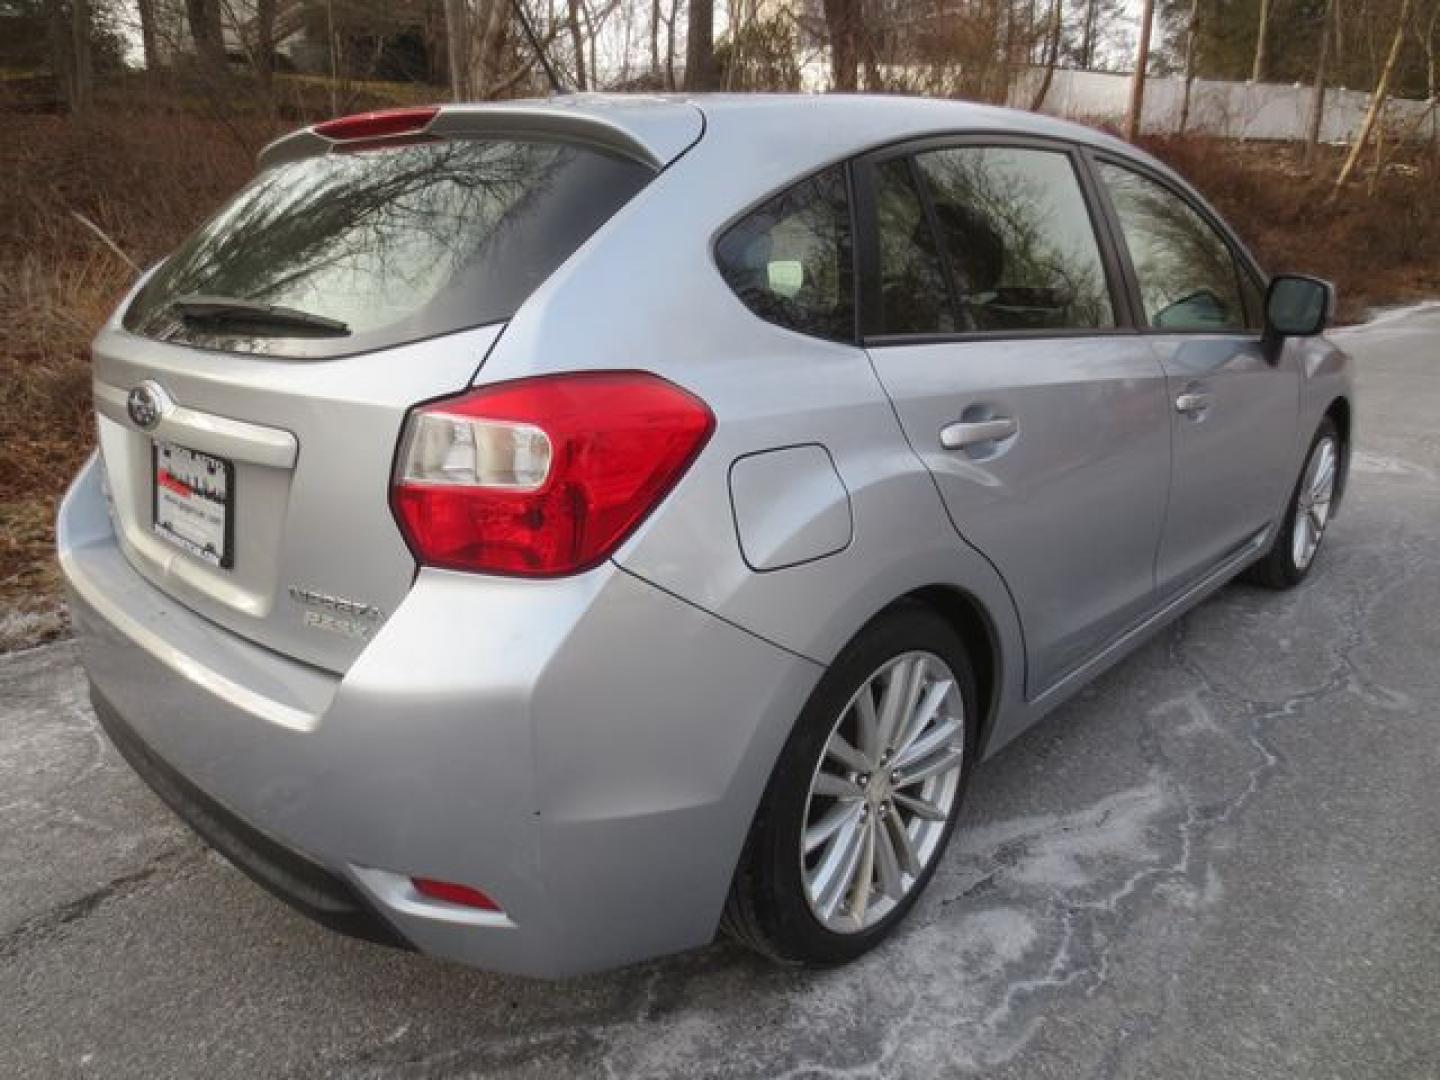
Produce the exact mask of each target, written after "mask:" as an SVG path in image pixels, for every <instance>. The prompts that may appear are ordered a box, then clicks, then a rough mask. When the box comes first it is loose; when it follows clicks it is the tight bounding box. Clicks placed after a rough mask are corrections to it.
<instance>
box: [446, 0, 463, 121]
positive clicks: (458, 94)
mask: <svg viewBox="0 0 1440 1080" xmlns="http://www.w3.org/2000/svg"><path fill="white" fill-rule="evenodd" d="M466 29H467V27H466V19H465V13H464V11H463V9H462V8H461V0H445V60H446V63H447V64H448V65H449V67H450V100H451V101H464V100H465V98H466V96H467V95H466V93H465V91H466V85H465V74H466V68H467V64H466V62H465V53H466V49H465V40H466V38H465V33H466Z"/></svg>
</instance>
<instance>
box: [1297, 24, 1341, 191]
mask: <svg viewBox="0 0 1440 1080" xmlns="http://www.w3.org/2000/svg"><path fill="white" fill-rule="evenodd" d="M1334 9H1335V0H1326V2H1325V14H1324V16H1323V18H1322V20H1321V21H1322V23H1323V25H1322V26H1321V27H1320V55H1318V56H1317V57H1316V58H1315V84H1314V85H1315V88H1314V90H1312V91H1311V92H1310V119H1309V123H1308V125H1307V127H1306V131H1305V156H1304V159H1303V160H1304V162H1305V164H1306V165H1307V166H1309V165H1312V164H1314V162H1315V154H1316V151H1318V150H1319V148H1320V126H1321V124H1323V123H1324V121H1325V68H1326V65H1327V64H1328V63H1329V61H1330V28H1331V26H1332V25H1333V23H1334V18H1333V14H1334Z"/></svg>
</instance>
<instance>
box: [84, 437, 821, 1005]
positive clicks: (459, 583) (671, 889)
mask: <svg viewBox="0 0 1440 1080" xmlns="http://www.w3.org/2000/svg"><path fill="white" fill-rule="evenodd" d="M58 536H59V547H60V557H61V565H62V567H63V569H64V573H65V577H66V581H67V586H68V589H69V593H70V602H71V610H72V615H73V618H74V622H75V626H76V631H77V634H78V636H79V639H80V643H81V649H82V655H83V658H84V662H85V666H86V669H87V672H88V674H89V676H90V679H91V683H92V686H93V688H94V693H95V696H96V699H97V712H99V713H100V715H101V718H102V722H104V723H105V725H106V728H107V730H110V731H111V732H112V737H113V738H114V739H115V741H116V743H117V746H119V747H120V749H121V750H122V752H123V753H125V755H126V756H127V758H129V759H130V760H131V761H132V763H134V764H135V766H136V768H137V771H139V772H140V773H141V774H142V775H144V776H145V777H146V779H147V780H148V781H149V782H150V783H151V784H152V786H154V787H155V788H156V790H157V791H158V792H159V793H160V794H161V795H162V797H164V798H165V800H166V801H167V802H169V803H170V804H171V805H172V806H173V807H175V808H176V810H177V811H178V812H179V813H180V815H181V816H182V817H183V818H185V819H186V820H187V821H189V822H190V823H191V825H192V826H193V827H194V828H195V829H196V831H197V832H199V833H201V835H203V836H205V837H206V838H207V839H208V840H209V841H210V842H211V843H212V844H213V845H214V846H215V847H217V848H218V849H219V850H221V851H222V852H223V853H224V854H226V855H227V856H229V857H230V858H231V860H232V861H234V862H236V863H237V865H239V866H240V867H241V868H242V869H244V870H245V871H246V872H247V873H249V874H250V875H251V876H252V877H254V878H256V880H258V881H260V882H261V883H262V884H264V885H265V886H266V887H267V888H270V889H271V890H272V891H274V892H276V893H277V894H279V895H281V896H283V897H284V898H285V899H287V900H288V901H290V902H291V903H293V904H295V905H296V906H297V907H300V908H301V909H302V910H304V911H306V912H307V913H308V914H310V915H312V916H314V917H316V918H318V919H320V921H322V922H326V923H328V924H330V925H332V926H336V928H338V929H342V930H346V931H348V932H351V933H358V934H360V935H361V936H366V937H370V938H372V939H375V938H378V939H381V940H391V941H401V942H404V943H408V944H410V945H412V946H413V947H415V948H417V949H419V950H421V951H423V952H427V953H431V954H434V955H437V956H443V957H446V958H449V959H453V960H457V961H460V962H463V963H467V964H473V965H476V966H479V967H485V968H489V969H491V970H500V971H507V972H514V973H520V974H527V975H539V976H552V977H553V976H563V975H571V974H577V973H581V972H585V971H591V970H596V969H600V968H605V967H611V966H615V965H619V964H624V963H628V962H632V961H635V960H640V959H644V958H646V957H650V956H655V955H659V954H662V953H666V952H672V951H676V950H679V949H684V948H689V947H692V946H695V945H699V944H702V943H704V942H705V941H707V940H709V939H710V937H711V936H712V935H713V933H714V930H715V927H716V925H717V923H718V921H719V915H720V910H721V907H722V906H723V903H724V898H725V893H726V890H727V889H728V887H729V881H730V875H731V873H732V871H733V868H734V865H735V862H736V859H737V858H738V856H739V851H740V847H741V845H742V844H743V841H744V837H745V833H746V830H747V829H748V827H749V822H750V819H751V817H752V815H753V813H754V809H755V806H756V805H757V803H758V801H759V797H760V793H761V791H762V790H763V787H764V784H765V781H766V779H767V778H768V775H769V770H770V767H771V765H772V763H773V761H774V758H775V755H776V754H777V753H778V750H779V747H780V745H781V743H782V742H783V740H784V738H785V736H786V734H788V731H789V727H790V724H791V723H792V721H793V718H794V717H795V716H796V715H797V714H798V712H799V710H800V708H801V706H802V704H803V702H804V699H805V697H806V696H807V695H808V694H809V692H810V690H811V689H812V688H813V685H814V683H815V681H816V679H817V678H818V677H819V674H820V669H819V668H818V667H817V666H816V665H814V664H813V663H811V662H810V661H807V660H803V659H801V658H798V657H796V656H793V655H792V654H790V653H787V652H785V651H783V650H781V649H778V648H776V647H774V646H772V645H770V644H768V643H766V642H764V641H761V640H760V639H758V638H755V637H753V636H752V635H750V634H748V633H745V632H744V631H741V630H738V629H736V628H734V627H732V626H730V625H729V624H727V623H724V622H722V621H720V620H718V619H715V618H714V617H712V616H710V615H708V614H706V613H704V612H701V611H699V610H698V609H696V608H694V607H692V606H690V605H688V604H685V603H684V602H682V601H680V600H677V599H675V598H673V597H671V596H669V595H668V594H666V593H663V592H661V591H660V590H658V589H655V588H654V587H652V586H650V585H648V584H645V583H643V582H641V581H639V580H638V579H636V578H634V577H632V576H630V575H629V574H626V573H625V572H624V571H622V570H620V569H619V568H617V567H615V566H613V565H611V564H607V565H605V566H602V567H601V568H599V569H597V570H595V571H592V572H590V573H588V574H584V575H580V576H578V577H574V578H567V579H563V580H559V581H549V582H523V581H512V580H501V579H493V578H481V577H473V576H468V575H457V574H445V573H432V572H428V571H427V572H423V573H422V574H421V575H420V576H419V577H418V578H417V580H416V583H415V587H414V588H413V589H412V591H411V593H410V594H409V596H408V597H407V598H406V600H405V601H404V603H403V604H402V605H401V606H400V607H399V609H397V610H396V612H395V613H394V614H393V615H392V616H391V617H390V619H389V620H388V621H387V622H386V624H385V625H384V627H383V628H382V629H381V630H380V631H379V633H378V634H377V635H376V637H375V638H374V640H373V641H372V642H370V644H369V645H368V646H367V647H366V649H365V651H364V652H363V653H362V654H361V656H360V657H359V658H358V659H357V660H356V662H355V663H354V664H353V665H352V666H351V668H350V669H349V670H348V671H347V672H346V674H345V675H344V676H343V677H339V676H335V675H333V674H331V673H328V672H324V671H320V670H318V669H315V668H312V667H309V666H307V665H304V664H300V663H297V662H295V661H293V660H290V659H288V658H286V657H283V656H280V655H278V654H276V653H273V652H270V651H269V650H267V649H265V648H263V647H261V646H259V645H256V644H253V643H251V642H248V641H245V640H244V639H242V638H239V637H238V636H236V635H234V634H232V633H229V632H228V631H225V630H223V629H221V628H219V627H217V626H215V625H214V624H213V623H210V622H208V621H207V620H205V619H203V618H201V617H199V616H197V615H195V614H194V613H193V612H190V611H189V610H187V609H186V608H184V607H182V606H181V605H179V604H177V603H175V602H174V601H172V600H170V599H169V598H168V597H167V596H165V595H164V594H163V593H161V592H160V591H159V590H157V589H155V588H154V587H153V586H151V585H150V584H149V583H148V582H147V581H146V580H145V579H144V578H142V577H141V576H140V575H139V574H138V573H136V572H135V571H134V570H133V569H132V568H131V567H130V565H129V563H128V562H126V561H125V558H124V556H123V554H122V553H121V551H120V549H119V547H118V545H117V544H116V541H115V537H114V533H113V531H112V529H111V527H110V522H109V519H108V515H107V513H106V509H105V503H104V498H103V495H102V493H101V491H100V483H99V470H98V468H97V467H96V466H95V464H94V463H93V462H92V463H91V464H90V465H87V466H86V468H85V470H84V471H82V473H81V475H80V476H79V477H78V478H77V480H76V482H75V484H74V485H73V486H72V488H71V490H70V492H69V493H68V494H67V496H66V499H65V502H64V504H63V505H62V508H61V512H60V520H59V528H58ZM412 875H413V876H425V877H433V878H440V879H443V880H448V881H457V882H462V883H465V884H469V885H473V886H475V887H478V888H480V889H483V890H484V891H485V892H486V893H488V894H489V895H491V896H492V897H494V898H495V899H496V900H497V901H498V902H499V903H500V904H501V906H502V907H503V908H504V909H505V914H504V915H503V916H500V915H494V914H485V913H480V912H476V911H471V910H468V909H462V908H456V907H453V906H451V905H446V904H442V903H438V902H434V901H427V900H426V899H425V898H423V897H420V896H419V895H418V894H416V893H415V892H414V891H413V890H412V889H410V888H409V887H408V884H407V878H408V877H409V876H412Z"/></svg>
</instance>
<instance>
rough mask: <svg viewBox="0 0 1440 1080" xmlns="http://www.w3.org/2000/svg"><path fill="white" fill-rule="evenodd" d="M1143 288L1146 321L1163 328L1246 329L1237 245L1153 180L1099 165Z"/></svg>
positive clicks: (1109, 166) (1119, 167)
mask: <svg viewBox="0 0 1440 1080" xmlns="http://www.w3.org/2000/svg"><path fill="white" fill-rule="evenodd" d="M1100 177H1101V179H1102V180H1103V181H1104V183H1105V187H1106V190H1108V191H1109V193H1110V201H1111V202H1112V203H1113V204H1114V206H1115V214H1116V216H1117V217H1118V218H1119V219H1120V228H1121V231H1122V232H1124V234H1125V245H1126V247H1128V248H1129V250H1130V262H1131V264H1132V265H1133V266H1134V267H1135V277H1136V278H1137V279H1138V282H1139V285H1140V300H1141V302H1142V304H1143V305H1144V308H1145V320H1146V322H1147V323H1148V324H1149V325H1150V326H1152V327H1155V328H1156V329H1163V330H1239V329H1243V328H1244V327H1245V322H1246V320H1245V306H1244V304H1243V303H1241V300H1240V278H1239V274H1238V270H1237V267H1236V265H1235V258H1234V256H1233V255H1232V254H1231V252H1230V246H1229V245H1228V244H1227V243H1226V242H1225V241H1224V239H1222V238H1221V236H1220V234H1219V233H1218V232H1216V231H1215V229H1214V228H1213V227H1212V226H1211V225H1210V223H1209V222H1208V221H1206V220H1205V219H1204V218H1203V217H1201V216H1200V213H1199V211H1197V210H1196V209H1195V208H1194V207H1192V206H1191V205H1190V204H1189V203H1188V202H1186V201H1185V200H1184V199H1182V198H1181V197H1180V196H1178V195H1176V194H1175V193H1174V192H1173V191H1171V190H1170V189H1169V188H1167V187H1164V186H1162V185H1160V184H1158V183H1156V182H1155V181H1153V180H1150V179H1149V178H1147V177H1144V176H1141V175H1140V174H1139V173H1136V172H1133V171H1131V170H1130V169H1126V168H1122V167H1121V166H1119V165H1112V164H1110V163H1108V162H1102V163H1101V164H1100Z"/></svg>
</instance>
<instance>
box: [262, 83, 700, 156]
mask: <svg viewBox="0 0 1440 1080" xmlns="http://www.w3.org/2000/svg"><path fill="white" fill-rule="evenodd" d="M418 111H420V110H395V112H396V113H399V112H410V113H414V112H418ZM427 111H428V110H427ZM372 115H377V116H385V115H388V114H385V113H381V114H372ZM345 119H347V120H348V119H350V118H345ZM341 124H342V121H328V122H326V123H323V124H316V125H313V126H311V127H305V128H301V129H300V130H298V131H294V132H291V133H290V134H289V135H284V136H281V137H280V138H278V139H276V140H275V141H274V142H272V143H270V144H269V145H268V146H266V147H265V148H264V149H263V150H261V151H260V153H259V155H258V158H257V162H258V164H259V166H260V168H261V169H268V168H270V167H271V166H274V165H279V164H281V163H282V162H287V161H296V160H299V159H300V158H307V157H314V156H316V155H318V154H324V153H327V152H329V151H330V150H331V149H332V148H333V147H336V146H342V145H344V142H345V140H343V139H335V138H327V137H326V135H325V134H324V132H325V131H326V130H327V129H328V130H330V131H332V132H334V131H336V130H337V127H339V126H340V125H341ZM703 131H704V118H703V117H702V116H701V113H700V110H699V109H697V108H696V107H695V106H694V105H691V104H690V103H689V102H686V101H683V100H680V99H675V98H668V99H667V98H655V97H642V96H623V95H600V94H593V95H592V94H576V95H567V96H565V97H564V98H561V99H558V100H556V101H553V102H507V103H505V104H503V105H446V106H442V107H440V108H438V109H437V110H436V111H435V112H434V113H433V118H432V119H429V120H428V122H427V123H425V124H424V125H422V126H421V127H420V128H415V127H414V126H413V125H412V126H411V127H410V128H409V129H408V130H406V131H405V132H404V133H403V136H402V137H405V138H413V137H414V136H415V135H416V134H424V135H433V136H439V137H462V138H463V137H467V136H505V135H508V136H519V137H524V136H529V137H531V138H548V139H555V140H559V141H563V142H573V143H582V144H584V145H588V146H593V147H595V148H596V149H598V150H604V151H608V152H609V153H612V154H619V155H620V156H622V157H627V158H630V159H631V160H634V161H637V162H640V163H641V164H644V165H648V166H650V167H652V168H663V167H664V166H665V165H667V164H669V163H670V162H671V161H673V160H674V159H675V158H677V157H679V156H680V154H682V153H683V152H684V151H686V150H688V149H689V148H690V147H691V146H693V145H694V144H695V142H696V141H698V140H699V138H700V135H701V133H702V132H703ZM372 145H383V141H382V140H374V141H373V142H372Z"/></svg>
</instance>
